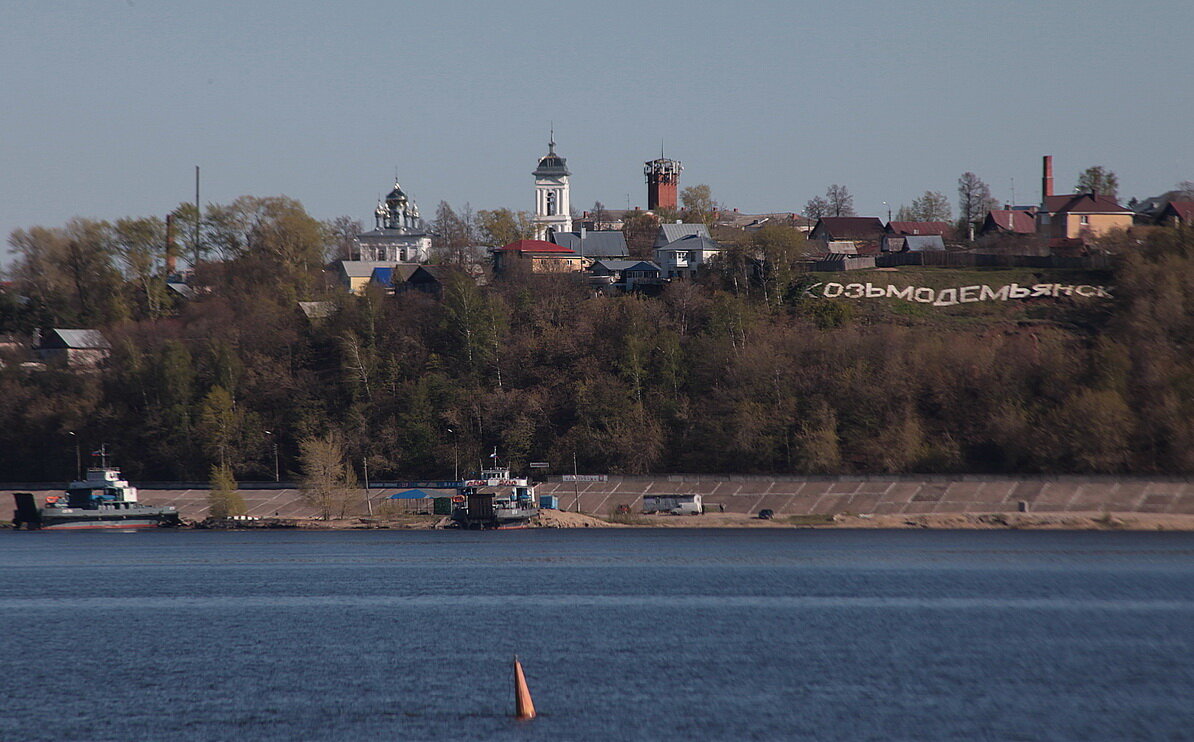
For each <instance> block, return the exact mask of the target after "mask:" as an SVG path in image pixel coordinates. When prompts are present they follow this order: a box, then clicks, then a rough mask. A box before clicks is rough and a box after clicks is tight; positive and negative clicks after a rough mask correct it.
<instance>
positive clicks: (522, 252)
mask: <svg viewBox="0 0 1194 742" xmlns="http://www.w3.org/2000/svg"><path fill="white" fill-rule="evenodd" d="M493 269H494V270H495V271H497V272H499V273H501V272H503V271H513V270H520V271H526V272H528V273H579V272H581V271H583V270H584V269H585V260H584V258H583V257H582V256H581V255H580V253H578V252H576V251H575V250H571V249H569V248H567V247H564V246H563V245H556V244H554V243H551V242H547V241H545V240H518V241H516V242H511V243H510V244H509V245H506V246H505V247H499V248H498V249H496V250H494V251H493Z"/></svg>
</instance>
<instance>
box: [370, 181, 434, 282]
mask: <svg viewBox="0 0 1194 742" xmlns="http://www.w3.org/2000/svg"><path fill="white" fill-rule="evenodd" d="M373 218H374V228H373V229H372V230H371V231H369V232H365V233H364V234H359V235H357V237H356V241H355V247H356V250H355V252H356V255H355V256H354V258H355V259H356V260H358V261H366V262H380V263H426V262H427V261H428V260H430V259H431V233H430V232H429V231H428V230H427V225H426V224H425V223H424V222H423V219H422V218H421V217H420V216H419V206H418V204H416V203H415V202H414V200H413V199H411V198H409V197H408V196H407V195H406V192H405V191H403V190H402V186H400V185H399V184H398V180H397V179H395V180H394V188H393V190H391V191H390V192H389V193H388V194H387V195H386V197H385V199H384V200H381V201H378V202H377V208H376V209H375V210H374V211H373Z"/></svg>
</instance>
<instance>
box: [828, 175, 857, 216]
mask: <svg viewBox="0 0 1194 742" xmlns="http://www.w3.org/2000/svg"><path fill="white" fill-rule="evenodd" d="M825 200H826V201H827V202H828V203H829V214H828V216H854V213H855V212H854V197H853V196H851V195H850V189H848V188H846V187H845V186H844V185H838V184H837V183H834V184H833V185H831V186H829V189H828V190H826V191H825Z"/></svg>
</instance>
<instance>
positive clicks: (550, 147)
mask: <svg viewBox="0 0 1194 742" xmlns="http://www.w3.org/2000/svg"><path fill="white" fill-rule="evenodd" d="M549 126H550V129H549V132H550V133H549V134H548V135H547V153H548V154H551V155H554V154H555V153H556V122H554V121H552V122H551V123H550V124H549Z"/></svg>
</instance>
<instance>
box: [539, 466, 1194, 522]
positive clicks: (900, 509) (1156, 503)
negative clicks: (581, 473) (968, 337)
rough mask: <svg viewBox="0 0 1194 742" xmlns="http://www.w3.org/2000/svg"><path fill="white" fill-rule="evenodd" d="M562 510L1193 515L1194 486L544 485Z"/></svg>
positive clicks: (717, 480) (1013, 480)
mask: <svg viewBox="0 0 1194 742" xmlns="http://www.w3.org/2000/svg"><path fill="white" fill-rule="evenodd" d="M539 492H540V494H545V495H556V496H557V497H559V498H560V504H561V507H566V508H568V509H573V508H574V503H575V500H576V498H577V497H578V496H579V500H580V509H581V510H582V511H584V512H589V513H602V514H604V513H610V512H613V511H614V510H616V509H617V507H618V506H619V505H625V506H627V507H628V508H629V509H630V510H631V512H637V511H639V510H641V509H642V502H643V500H642V498H643V495H664V494H699V495H701V496H702V497H703V499H704V502H705V509H706V510H707V511H710V512H714V511H720V510H721V508H723V507H724V509H725V512H727V513H745V514H748V515H753V514H756V513H758V512H759V511H760V510H764V509H768V510H772V511H774V512H775V514H776V515H814V514H826V515H834V514H841V513H854V514H867V515H927V514H942V513H951V514H952V513H959V514H961V513H1013V512H1018V511H1020V510H1021V509H1025V510H1027V511H1028V512H1033V513H1080V512H1091V511H1095V512H1099V511H1113V512H1125V513H1156V514H1194V480H1192V479H1190V478H1157V479H1136V478H1125V477H995V476H977V475H976V476H925V477H738V476H718V475H708V474H701V475H686V474H676V475H671V476H656V477H614V476H611V477H609V478H608V480H607V481H604V482H578V483H573V482H562V481H559V478H558V477H553V478H552V481H550V482H547V483H545V484H542V485H540V486H539Z"/></svg>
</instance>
